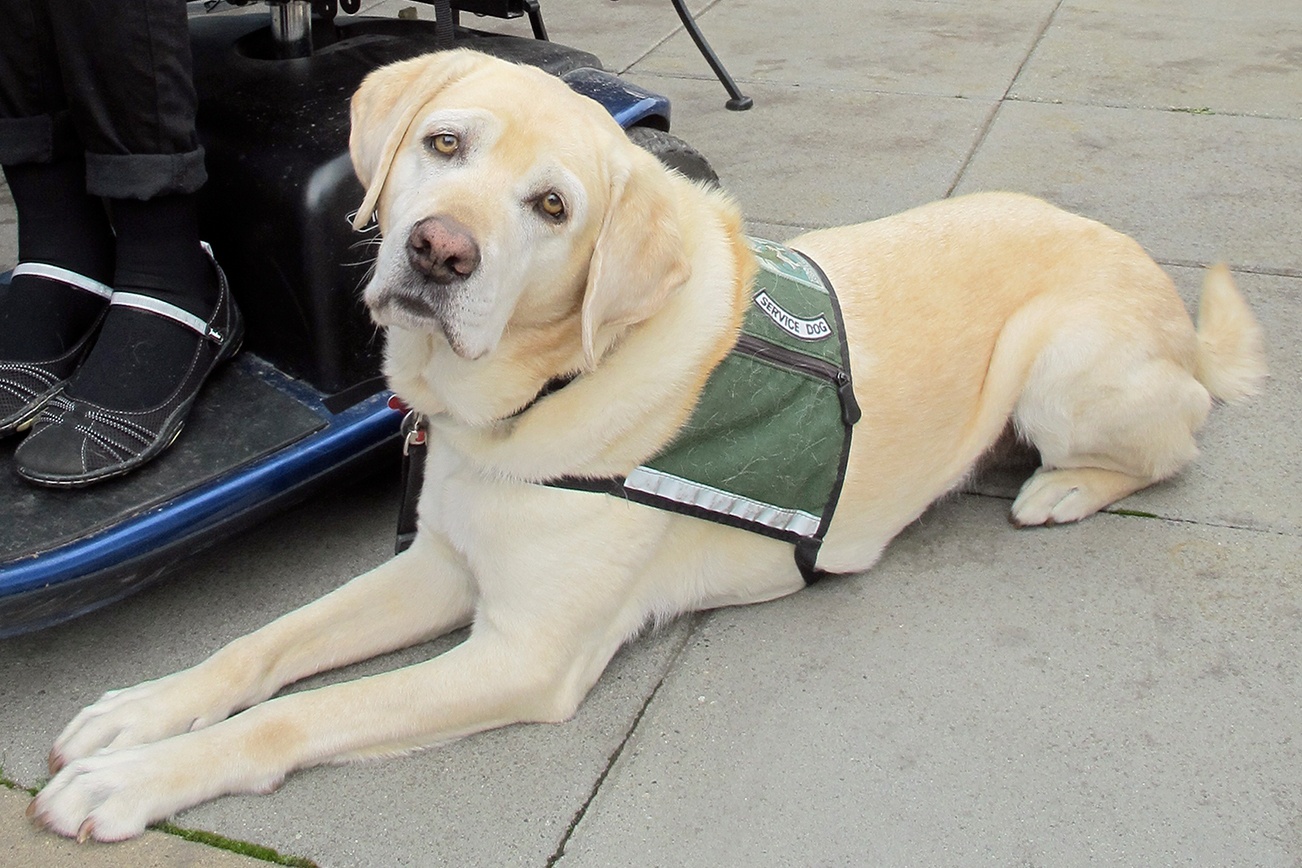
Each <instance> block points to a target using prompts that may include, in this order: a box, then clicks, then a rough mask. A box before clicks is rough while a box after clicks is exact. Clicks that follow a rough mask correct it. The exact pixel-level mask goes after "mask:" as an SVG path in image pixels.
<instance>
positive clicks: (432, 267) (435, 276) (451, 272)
mask: <svg viewBox="0 0 1302 868" xmlns="http://www.w3.org/2000/svg"><path fill="white" fill-rule="evenodd" d="M407 262H408V263H409V264H410V265H411V267H412V270H413V271H415V272H416V273H417V274H420V275H422V276H424V277H425V278H427V279H429V280H430V281H432V282H434V283H437V284H439V285H440V286H447V285H449V284H452V283H456V282H457V281H461V280H465V279H466V278H467V277H469V276H470V275H472V274H474V273H475V269H476V268H478V267H479V244H478V243H477V242H476V241H475V239H474V236H472V235H471V234H470V230H468V229H466V227H465V226H463V225H461V224H460V223H459V222H457V221H456V220H454V219H453V218H451V217H426V218H425V219H423V220H421V221H419V222H418V223H417V224H416V225H415V226H413V227H411V233H410V234H409V235H408V236H407Z"/></svg>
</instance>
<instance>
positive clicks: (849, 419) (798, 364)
mask: <svg viewBox="0 0 1302 868" xmlns="http://www.w3.org/2000/svg"><path fill="white" fill-rule="evenodd" d="M736 352H739V353H741V354H742V355H744V356H750V357H751V358H754V359H761V360H763V361H766V362H773V363H774V364H777V365H781V366H783V367H785V368H789V369H791V370H793V371H799V372H801V373H805V374H810V375H812V376H815V377H819V378H821V379H824V380H826V381H827V382H829V383H831V384H832V385H833V386H835V387H836V394H837V397H838V398H840V400H841V419H842V421H843V422H845V424H846V425H853V424H854V423H856V422H858V421H859V419H860V418H861V417H862V415H863V414H862V413H861V412H860V410H859V402H858V401H856V400H855V398H854V389H853V386H852V384H851V382H850V375H849V374H847V373H846V372H845V371H843V370H841V369H840V368H838V367H837V366H836V365H834V364H832V363H831V362H826V361H823V360H822V359H817V358H814V357H812V356H807V355H805V354H804V353H801V352H797V351H795V350H792V349H788V348H787V347H783V346H779V345H777V344H771V343H769V342H768V341H766V340H764V339H763V338H757V337H755V336H754V335H748V334H745V333H744V332H743V333H742V335H741V336H740V337H738V338H737V346H736Z"/></svg>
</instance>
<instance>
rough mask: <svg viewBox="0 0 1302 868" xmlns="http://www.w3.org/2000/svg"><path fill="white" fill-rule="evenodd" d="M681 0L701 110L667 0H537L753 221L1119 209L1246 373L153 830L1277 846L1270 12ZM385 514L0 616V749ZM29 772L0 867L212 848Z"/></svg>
mask: <svg viewBox="0 0 1302 868" xmlns="http://www.w3.org/2000/svg"><path fill="white" fill-rule="evenodd" d="M403 5H407V4H405V3H384V4H381V6H380V7H377V9H379V10H380V11H382V12H384V13H386V14H391V13H395V12H396V10H397V9H398V8H399V7H400V6H403ZM693 7H694V8H696V9H697V11H698V12H699V13H700V18H699V21H700V23H701V26H702V27H703V29H704V30H705V32H706V35H707V36H708V37H709V38H710V39H711V41H712V42H713V43H714V45H715V47H716V48H717V49H718V51H719V53H720V55H721V57H722V58H723V60H724V62H725V63H726V64H727V65H728V66H729V68H730V69H731V71H732V72H733V73H734V75H736V76H737V77H738V78H739V79H740V80H741V82H742V83H743V87H744V89H745V90H746V91H747V92H748V93H749V94H750V95H751V96H753V97H754V99H755V108H754V109H753V110H752V111H750V112H748V113H743V114H735V113H731V112H726V111H725V110H724V108H723V103H724V99H725V94H724V92H723V90H722V88H721V87H720V86H719V85H718V83H717V82H716V81H714V80H713V79H712V78H711V77H710V76H709V72H708V69H707V67H706V66H705V63H704V61H703V60H702V59H701V58H700V56H699V55H698V54H697V53H696V51H695V49H694V48H693V46H692V44H691V42H690V40H689V39H688V38H687V36H686V35H685V34H684V33H683V32H682V30H681V28H680V27H679V24H678V20H677V18H676V17H675V15H674V13H673V11H672V8H671V7H670V5H669V3H668V2H666V0H620V2H618V3H611V2H606V0H544V3H543V11H544V14H545V16H546V19H547V24H548V29H549V30H550V32H551V35H552V37H553V39H555V40H556V41H558V42H562V43H565V44H569V45H573V46H576V47H581V48H584V49H587V50H590V51H593V52H594V53H596V54H597V55H598V56H599V57H601V58H602V59H603V60H604V61H605V63H606V64H607V66H608V67H609V68H611V69H614V70H616V71H620V72H623V73H625V74H626V75H627V77H628V78H630V79H631V80H633V81H635V82H637V83H640V84H643V85H646V86H647V87H650V88H652V89H653V90H657V91H659V92H661V93H664V94H666V95H667V96H669V97H670V99H671V100H672V101H673V106H674V124H673V128H674V132H675V133H676V134H678V135H679V136H681V137H682V138H684V139H686V140H687V141H688V142H690V143H691V144H692V145H694V146H695V147H696V148H698V149H699V150H701V151H702V152H703V153H704V154H705V155H706V156H707V157H708V158H709V159H710V160H711V162H712V163H713V165H714V166H715V168H716V169H717V171H718V172H719V174H720V176H721V177H722V179H723V183H724V185H725V186H726V187H727V188H728V189H729V190H731V191H732V192H733V193H734V194H735V195H736V196H737V198H738V199H739V200H740V202H741V203H742V205H743V207H744V209H745V211H746V213H747V214H748V215H749V217H750V219H751V221H752V224H751V225H752V228H753V230H754V231H756V232H757V233H759V234H768V235H769V236H770V237H778V238H782V237H787V236H790V235H793V234H795V233H796V232H798V231H800V230H801V229H803V228H810V227H816V226H824V225H831V224H836V223H843V222H851V221H859V220H865V219H870V218H874V217H879V216H882V215H886V214H889V213H892V212H895V211H899V210H901V209H904V208H907V207H910V206H913V205H918V204H921V203H923V202H926V201H929V200H932V199H937V198H941V197H944V196H948V195H951V194H958V193H964V192H970V191H975V190H983V189H1014V190H1020V191H1024V192H1029V193H1033V194H1037V195H1041V196H1045V197H1047V198H1049V199H1051V200H1052V201H1054V202H1056V203H1058V204H1060V205H1063V206H1064V207H1067V208H1069V209H1072V210H1076V211H1079V212H1081V213H1084V214H1086V215H1088V216H1090V217H1094V218H1097V219H1099V220H1103V221H1105V222H1107V223H1109V224H1111V225H1113V226H1116V227H1117V228H1119V229H1121V230H1123V231H1126V232H1128V233H1130V234H1132V235H1134V236H1135V237H1136V238H1137V239H1138V240H1139V241H1140V242H1141V243H1142V244H1143V245H1144V246H1145V247H1146V248H1147V249H1148V250H1149V251H1150V252H1151V253H1152V254H1153V255H1154V256H1155V257H1156V258H1157V259H1158V260H1159V261H1160V262H1162V263H1163V264H1164V265H1166V266H1167V267H1168V268H1169V270H1170V272H1171V273H1172V275H1173V276H1174V277H1175V279H1176V281H1177V283H1178V285H1179V286H1180V288H1181V291H1182V292H1183V293H1185V295H1186V298H1187V300H1190V301H1192V300H1193V298H1194V297H1195V295H1196V292H1197V289H1198V286H1199V283H1200V280H1201V275H1200V271H1201V266H1202V265H1204V264H1206V263H1209V262H1212V261H1215V260H1219V259H1223V260H1226V261H1228V262H1229V263H1230V264H1231V266H1232V268H1233V269H1234V271H1235V276H1236V279H1237V280H1238V282H1239V285H1240V287H1241V288H1242V289H1243V291H1244V293H1245V294H1246V296H1247V297H1248V299H1249V302H1250V303H1251V304H1252V305H1253V307H1254V309H1255V310H1256V312H1257V314H1258V316H1259V317H1260V319H1261V321H1262V323H1263V325H1264V326H1265V327H1266V329H1267V333H1268V334H1267V337H1268V344H1269V352H1270V362H1271V369H1272V379H1271V381H1270V383H1269V385H1268V387H1267V390H1266V393H1265V394H1264V395H1262V396H1260V397H1258V398H1256V399H1254V400H1253V401H1252V402H1250V403H1248V404H1245V405H1243V406H1231V407H1221V408H1218V409H1217V410H1216V411H1215V412H1214V413H1213V416H1212V419H1211V421H1210V422H1209V424H1208V426H1207V428H1206V430H1205V432H1204V434H1203V436H1202V438H1201V443H1202V445H1203V449H1204V454H1203V456H1202V457H1201V458H1200V459H1199V461H1198V462H1197V463H1196V464H1195V465H1194V467H1193V468H1191V469H1190V470H1189V471H1188V472H1186V473H1185V474H1184V475H1183V476H1181V477H1180V478H1179V479H1177V480H1175V481H1173V482H1171V483H1169V484H1165V485H1162V486H1159V487H1157V488H1154V489H1150V490H1148V491H1144V492H1141V493H1140V494H1137V495H1135V496H1133V497H1132V498H1130V499H1128V500H1127V501H1126V502H1125V503H1124V504H1123V507H1124V510H1125V511H1124V512H1123V513H1121V514H1112V515H1101V516H1097V517H1095V518H1092V519H1090V520H1089V521H1087V522H1084V523H1083V524H1081V525H1079V526H1073V527H1062V528H1053V529H1049V530H1040V531H1014V530H1012V529H1011V528H1010V527H1009V526H1008V524H1007V522H1006V521H1005V518H1004V516H1005V513H1006V510H1007V508H1008V501H1007V498H1008V496H1009V495H1010V493H1011V491H1012V490H1014V487H1015V486H1016V484H1018V482H1019V481H1020V480H1015V479H1011V478H988V479H983V480H980V481H979V482H978V483H976V484H975V485H974V486H973V491H972V492H971V493H969V494H965V495H962V496H958V497H955V498H952V499H949V500H948V501H946V502H945V503H943V504H941V505H940V506H938V507H937V508H935V509H933V510H932V511H931V512H929V513H928V514H927V515H925V516H924V517H923V518H922V520H920V521H919V522H918V523H917V524H916V525H914V526H913V527H911V528H910V529H908V530H907V531H906V532H905V533H904V534H902V536H901V537H900V539H899V540H897V541H896V543H895V544H894V545H893V546H892V547H891V548H890V549H889V550H888V552H887V554H886V556H885V557H884V558H883V560H882V562H881V563H880V564H879V565H878V566H877V567H876V568H874V569H873V570H872V571H871V572H870V573H868V574H866V575H864V576H861V577H854V578H848V579H838V580H833V581H828V582H825V583H822V584H820V585H818V586H816V587H815V588H813V589H811V590H809V591H806V592H803V593H800V594H797V595H795V596H793V597H791V598H788V599H785V600H781V601H778V602H775V603H771V604H766V605H763V606H754V607H749V608H745V609H735V610H726V611H720V612H716V613H712V614H708V615H704V616H698V617H694V618H688V619H683V620H681V621H679V622H677V623H675V624H673V625H671V626H669V627H668V628H666V629H664V630H662V631H660V632H657V633H655V634H652V635H648V636H645V637H643V638H642V639H640V640H638V641H637V642H635V643H633V644H632V645H631V646H630V647H628V648H627V649H625V650H624V651H623V652H621V653H620V654H619V655H618V656H617V658H616V660H615V661H614V663H613V664H612V666H611V668H610V669H609V671H608V672H607V673H606V674H605V676H604V677H603V678H602V679H601V681H600V682H599V684H598V685H597V687H596V688H595V689H594V691H593V692H592V694H591V696H590V697H589V699H588V701H587V702H586V703H585V704H584V705H583V707H582V708H581V709H580V711H579V713H578V715H577V717H576V718H575V719H574V720H573V721H571V722H569V723H566V724H564V725H560V726H517V727H509V728H506V729H503V730H499V731H495V732H491V733H486V734H483V735H480V736H475V737H472V738H468V739H465V740H462V741H460V742H457V743H455V744H452V745H449V746H446V747H443V748H440V749H436V750H431V751H427V752H425V753H422V754H419V755H416V756H412V757H407V758H404V759H398V760H391V761H386V762H376V763H368V764H362V765H354V766H348V767H338V768H320V769H314V770H310V771H307V772H303V773H299V774H296V775H293V776H291V777H290V779H289V780H288V781H287V782H286V784H285V786H284V787H283V788H282V789H281V790H279V791H278V792H276V793H275V794H273V795H270V796H259V797H231V798H224V799H220V800H218V801H216V802H213V803H210V804H207V805H203V806H200V807H199V808H196V809H194V810H191V811H187V812H185V813H183V814H181V815H180V816H178V817H177V818H176V823H177V824H178V825H180V826H183V827H187V828H195V829H204V830H209V831H212V832H216V833H220V834H222V835H225V836H229V837H231V838H236V839H241V840H245V841H252V842H256V843H258V844H262V845H266V846H269V847H273V848H275V849H276V850H279V851H280V852H281V853H285V854H293V855H296V856H301V857H306V858H309V859H311V860H314V861H316V862H317V863H318V864H320V865H326V866H353V865H360V866H392V865H415V866H426V865H457V866H462V865H467V866H480V865H483V866H497V865H526V866H537V868H542V866H549V865H559V866H565V868H571V866H574V868H577V866H599V865H610V866H627V865H636V866H644V865H645V866H661V865H663V866H698V865H699V866H718V865H739V866H740V865H747V866H749V865H763V866H768V865H773V866H787V865H902V866H904V865H954V866H966V865H977V864H981V865H986V864H988V865H1053V866H1063V865H1084V864H1104V865H1128V866H1130V865H1133V866H1152V865H1176V864H1183V865H1281V866H1282V865H1297V864H1299V863H1300V862H1302V743H1299V740H1298V738H1299V735H1302V672H1300V671H1299V667H1300V661H1302V653H1300V652H1302V583H1300V582H1299V572H1300V570H1299V568H1300V567H1302V472H1300V465H1302V436H1300V435H1299V433H1298V428H1297V422H1298V420H1299V419H1300V418H1302V357H1300V354H1299V351H1298V346H1299V337H1300V336H1302V240H1300V239H1302V5H1298V4H1280V3H1274V2H1271V3H1267V2H1264V0H1240V2H1236V3H1233V4H1225V3H1218V2H1210V0H1188V2H1184V3H1178V4H1177V3H1174V2H1170V0H1166V2H1163V0H1131V2H1127V3H1121V2H1115V0H991V2H987V3H981V4H969V3H955V2H945V0H932V2H927V0H862V2H859V3H854V4H849V3H839V2H832V0H808V2H805V3H800V4H794V3H789V2H784V0H717V2H698V3H694V4H693ZM421 12H422V14H424V15H427V14H429V10H428V9H427V8H425V7H422V9H421ZM501 26H504V27H507V28H510V29H512V30H513V31H514V32H519V33H522V34H523V33H525V32H527V30H526V26H525V25H523V24H521V23H520V22H512V23H507V24H504V25H501ZM0 214H3V215H5V216H7V217H9V218H12V211H11V209H5V210H0ZM3 219H4V217H0V221H3ZM0 229H2V230H4V233H0V236H2V237H0V266H7V265H9V264H11V263H12V262H13V240H12V233H13V227H12V219H10V223H9V224H3V223H2V222H0ZM395 510H396V492H395V485H394V480H392V479H378V480H374V481H372V482H370V483H367V484H365V485H363V486H361V487H359V488H356V489H354V490H351V491H348V492H343V493H341V494H340V495H338V496H337V497H334V498H328V499H322V500H320V501H319V502H316V503H313V504H310V505H307V506H304V507H302V508H300V509H298V510H296V511H294V512H292V513H289V514H287V515H285V516H283V517H281V518H280V519H278V520H276V521H274V522H271V523H268V524H267V525H266V526H264V527H262V528H260V529H259V530H257V531H256V532H253V533H250V534H248V535H246V536H244V537H242V538H240V539H238V540H236V541H234V542H231V543H229V544H227V545H225V546H223V547H221V548H219V549H218V550H216V551H211V552H208V553H205V555H204V556H203V557H202V558H201V559H198V560H196V561H195V562H194V563H192V564H190V565H189V566H188V567H187V569H186V570H184V571H183V572H181V573H180V574H179V575H177V576H176V577H174V578H173V579H172V580H170V581H168V582H166V583H164V584H162V585H160V586H157V587H155V588H154V589H152V590H150V591H148V592H146V593H143V594H140V595H138V596H136V597H134V598H132V599H129V600H127V601H126V602H123V603H121V604H118V605H116V606H113V607H111V608H109V609H107V610H104V611H101V612H99V613H96V614H93V615H91V616H88V617H85V618H83V619H81V620H79V621H76V622H74V623H72V624H69V625H66V626H63V627H60V628H56V629H52V630H49V631H46V632H44V633H40V634H36V635H33V636H28V637H23V638H19V639H14V640H9V641H4V642H0V732H3V733H4V734H5V735H4V740H3V741H2V742H0V770H2V771H3V774H4V776H6V777H7V778H9V779H11V780H13V781H16V782H18V783H20V784H22V785H24V786H33V785H37V784H39V783H40V782H41V781H42V780H43V778H44V774H45V773H44V757H45V753H46V751H47V750H48V748H49V745H50V743H51V742H52V740H53V739H54V737H55V736H56V735H57V734H58V732H59V730H60V729H61V728H62V727H63V725H64V724H65V723H66V722H67V721H68V720H69V719H70V718H71V716H72V715H73V714H74V713H75V712H76V711H77V710H78V709H79V708H80V707H81V706H82V705H84V704H85V703H87V702H89V701H91V700H93V699H94V698H95V697H97V696H98V695H99V693H100V692H102V691H103V690H104V689H106V688H109V687H120V686H125V685H128V684H132V683H135V682H138V681H140V680H142V679H146V678H152V677H156V676H158V675H162V674H165V673H167V672H169V671H172V670H174V669H177V668H180V667H183V666H187V665H190V664H192V663H194V662H197V661H198V660H200V659H202V658H203V657H205V656H206V655H207V654H209V653H210V652H211V651H212V650H214V649H215V648H216V647H218V646H219V645H220V644H222V643H224V642H226V641H228V640H230V639H232V638H234V637H235V636H237V635H240V634H242V633H244V632H247V631H248V630H251V629H253V628H255V627H257V626H260V625H261V624H263V623H265V622H266V621H267V620H269V619H270V618H272V617H273V616H275V615H278V614H280V613H281V612H283V611H285V610H287V609H289V608H291V607H293V606H297V605H300V604H302V603H305V602H307V601H308V600H310V599H312V598H314V597H316V596H319V595H320V594H321V593H323V592H325V591H327V590H329V589H331V588H333V587H335V586H337V585H338V584H340V583H342V582H343V581H345V580H347V579H348V578H351V577H352V576H353V575H355V574H356V573H358V572H360V571H362V570H363V569H366V568H368V567H370V566H373V565H374V564H376V563H378V562H379V561H381V560H382V559H383V558H385V557H386V556H387V554H388V552H389V551H390V546H391V537H392V533H393V522H394V516H395ZM457 638H458V637H452V638H450V639H448V640H444V641H440V642H435V643H431V644H430V645H426V646H422V647H420V648H416V649H411V650H408V651H405V652H401V653H398V654H394V655H390V656H389V657H387V658H383V659H381V660H377V661H371V662H369V663H367V664H363V665H360V666H356V667H352V668H350V669H348V670H345V671H344V672H342V673H336V674H334V675H332V676H330V677H329V678H323V679H314V680H313V682H312V683H321V682H324V681H333V680H338V679H341V678H352V677H356V676H358V675H359V674H364V673H369V672H375V671H381V670H384V669H390V668H393V667H395V666H399V665H402V664H405V663H408V662H414V661H417V660H421V659H425V658H427V657H429V656H430V655H432V654H435V653H437V652H438V651H440V650H442V649H443V648H445V647H448V646H449V645H450V644H452V643H454V642H455V641H456V639H457ZM309 686H310V685H309ZM25 802H26V799H25V798H19V797H18V796H16V795H4V796H3V797H2V798H0V854H4V853H7V852H11V853H15V854H22V855H20V856H17V857H16V859H15V858H4V857H3V856H0V862H4V863H5V864H15V865H18V864H28V865H38V864H39V865H63V864H66V865H110V864H118V865H127V864H130V865H141V864H160V865H161V864H168V865H172V864H193V865H226V864H237V863H238V862H239V861H241V857H234V856H232V855H230V854H227V853H223V852H221V851H217V850H212V849H210V848H205V847H203V846H202V845H199V844H189V843H185V847H184V852H181V853H180V854H179V855H175V854H174V850H173V848H175V847H176V846H177V845H178V844H181V843H184V842H179V841H177V840H176V839H174V838H171V837H169V836H164V835H161V834H152V835H150V836H149V837H147V838H145V839H142V842H141V843H138V844H132V845H127V846H122V847H103V846H91V845H87V846H86V847H83V848H78V847H76V846H75V845H72V844H68V843H66V842H57V841H53V839H51V838H49V836H44V835H39V834H37V833H34V832H33V831H31V830H30V829H29V828H28V827H27V826H26V824H25V823H24V821H23V819H22V816H21V813H22V811H21V809H22V807H23V805H24V804H25ZM33 847H35V848H43V849H31V848H33ZM12 848H18V849H12ZM23 848H27V849H23ZM196 848H197V849H196ZM164 854H165V855H164ZM104 859H107V860H109V861H102V860H104ZM150 859H153V860H154V861H153V862H150V861H149V860H150ZM97 860H98V861H97ZM185 860H189V861H185ZM245 861H246V862H247V864H255V863H253V862H252V861H249V860H245Z"/></svg>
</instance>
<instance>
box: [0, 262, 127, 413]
mask: <svg viewBox="0 0 1302 868" xmlns="http://www.w3.org/2000/svg"><path fill="white" fill-rule="evenodd" d="M11 275H12V276H13V277H21V276H22V275H31V276H33V277H42V278H45V279H46V280H55V281H58V282H59V283H62V284H64V285H65V286H70V287H73V288H74V289H79V290H82V291H83V292H88V293H90V294H91V295H97V296H99V297H100V298H102V299H104V300H105V301H108V300H109V298H110V297H112V295H113V288H112V287H110V286H106V285H104V284H102V283H100V282H99V281H98V280H91V279H90V278H89V277H86V276H85V275H82V274H78V273H77V272H75V271H69V270H68V269H66V268H59V267H58V266H57V265H46V264H44V263H41V262H24V263H20V264H19V265H18V266H16V267H15V268H14V270H13V272H11ZM106 309H107V306H106ZM103 320H104V314H103V313H101V314H100V315H99V317H97V318H96V319H95V321H94V323H93V324H92V325H91V327H90V328H89V329H87V330H86V333H85V334H83V335H82V336H81V337H80V338H79V339H78V340H77V342H76V343H74V344H73V345H72V346H71V347H69V348H68V350H67V351H66V352H64V353H62V354H61V355H58V356H56V357H54V358H52V359H42V360H39V361H34V362H28V361H13V362H9V361H0V437H7V436H8V435H10V434H13V433H15V432H18V431H24V430H26V429H27V428H28V427H30V426H31V424H32V422H33V421H34V420H35V419H36V416H37V415H38V414H39V413H40V412H41V409H42V408H43V407H44V406H45V405H46V404H47V403H48V402H49V400H50V399H51V398H52V397H54V394H55V393H56V392H58V391H59V389H60V388H61V387H62V386H63V382H64V380H67V379H68V377H70V376H72V372H73V371H75V370H77V366H78V365H79V364H81V360H82V359H83V358H85V357H86V352H87V350H89V349H90V347H91V344H93V343H94V341H93V340H92V338H93V337H94V335H95V332H96V331H97V330H98V328H99V324H100V323H101V322H103Z"/></svg>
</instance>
